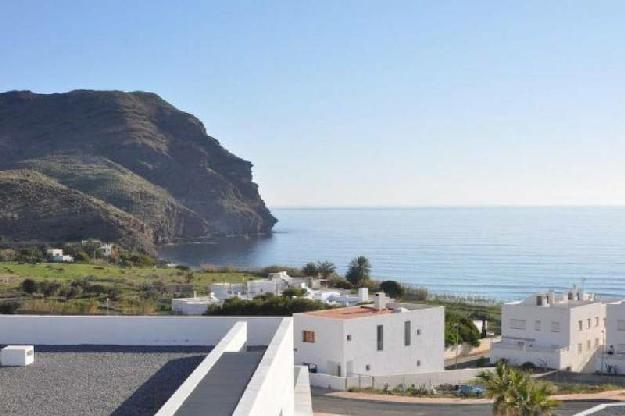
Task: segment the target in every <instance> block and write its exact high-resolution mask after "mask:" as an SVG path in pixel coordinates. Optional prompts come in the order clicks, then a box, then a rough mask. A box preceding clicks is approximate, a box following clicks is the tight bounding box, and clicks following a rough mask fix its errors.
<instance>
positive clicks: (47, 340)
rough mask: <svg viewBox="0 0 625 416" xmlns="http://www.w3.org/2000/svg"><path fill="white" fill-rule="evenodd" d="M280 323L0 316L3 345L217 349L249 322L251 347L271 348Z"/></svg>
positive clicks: (249, 319) (266, 319) (271, 320)
mask: <svg viewBox="0 0 625 416" xmlns="http://www.w3.org/2000/svg"><path fill="white" fill-rule="evenodd" d="M282 319H283V318H281V317H233V316H218V317H213V316H201V317H200V316H198V317H191V316H189V317H177V316H93V315H92V316H52V315H0V345H5V344H29V345H178V346H181V345H189V346H195V345H202V346H206V345H217V344H218V343H219V341H220V340H221V339H222V338H223V337H224V336H225V335H226V333H228V331H229V330H230V328H232V326H233V325H234V324H235V323H236V322H238V321H245V322H247V337H248V340H247V342H248V344H249V345H269V344H270V343H271V340H272V339H273V335H274V333H275V332H276V330H277V329H278V326H279V325H280V322H281V321H282Z"/></svg>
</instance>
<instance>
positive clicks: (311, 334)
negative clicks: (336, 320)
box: [302, 331, 315, 343]
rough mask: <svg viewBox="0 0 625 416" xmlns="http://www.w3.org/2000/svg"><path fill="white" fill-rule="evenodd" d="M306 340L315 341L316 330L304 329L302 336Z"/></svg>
mask: <svg viewBox="0 0 625 416" xmlns="http://www.w3.org/2000/svg"><path fill="white" fill-rule="evenodd" d="M302 341H304V342H312V343H314V342H315V331H304V332H303V336H302Z"/></svg>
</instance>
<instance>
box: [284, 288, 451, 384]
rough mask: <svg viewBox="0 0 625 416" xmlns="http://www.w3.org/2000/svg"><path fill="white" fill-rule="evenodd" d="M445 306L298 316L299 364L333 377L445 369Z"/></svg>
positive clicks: (380, 298)
mask: <svg viewBox="0 0 625 416" xmlns="http://www.w3.org/2000/svg"><path fill="white" fill-rule="evenodd" d="M444 315H445V314H444V308H443V307H442V306H430V305H416V304H394V303H389V302H388V299H387V298H386V297H385V295H384V294H383V293H377V294H376V295H375V301H374V304H372V305H361V306H351V307H346V308H339V309H330V310H321V311H314V312H306V313H299V314H295V315H294V323H293V324H294V331H295V335H294V344H295V362H296V363H297V364H302V365H308V366H309V367H310V368H311V369H312V370H313V371H315V369H316V371H317V372H319V373H324V374H329V375H333V376H340V377H344V376H355V375H369V376H384V375H396V374H414V373H431V372H437V371H442V370H443V369H444V362H443V353H444V348H445V346H444V344H445V342H444V320H445V316H444Z"/></svg>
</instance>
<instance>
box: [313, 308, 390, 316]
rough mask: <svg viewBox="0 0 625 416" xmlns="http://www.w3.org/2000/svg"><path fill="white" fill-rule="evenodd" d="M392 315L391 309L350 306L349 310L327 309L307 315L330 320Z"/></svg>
mask: <svg viewBox="0 0 625 416" xmlns="http://www.w3.org/2000/svg"><path fill="white" fill-rule="evenodd" d="M388 313H392V311H391V310H390V309H382V310H380V311H379V310H377V309H375V308H373V307H372V306H349V307H347V308H337V309H326V310H321V311H312V312H306V313H305V315H312V316H319V317H321V318H330V319H356V318H366V317H368V316H376V315H384V314H388Z"/></svg>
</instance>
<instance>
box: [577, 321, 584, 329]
mask: <svg viewBox="0 0 625 416" xmlns="http://www.w3.org/2000/svg"><path fill="white" fill-rule="evenodd" d="M577 328H578V329H579V330H580V331H583V330H584V321H577Z"/></svg>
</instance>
